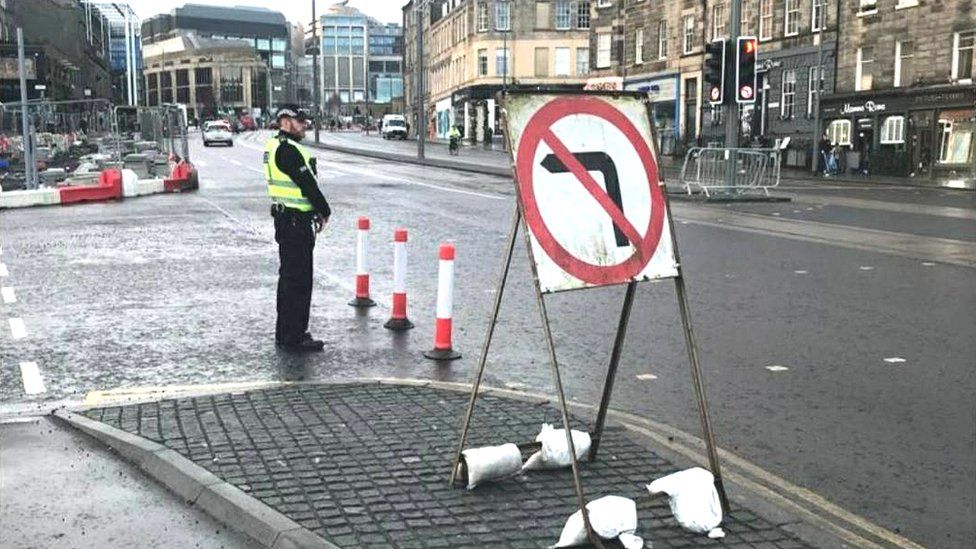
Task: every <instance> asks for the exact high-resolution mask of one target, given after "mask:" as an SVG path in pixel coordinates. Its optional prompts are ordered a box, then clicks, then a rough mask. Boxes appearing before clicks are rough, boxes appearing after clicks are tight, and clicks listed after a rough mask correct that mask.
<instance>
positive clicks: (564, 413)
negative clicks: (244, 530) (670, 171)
mask: <svg viewBox="0 0 976 549" xmlns="http://www.w3.org/2000/svg"><path fill="white" fill-rule="evenodd" d="M500 95H501V103H502V105H503V109H504V105H505V104H506V103H507V102H508V100H509V98H510V97H514V96H517V95H552V96H557V97H562V96H567V95H596V96H604V97H613V98H622V97H633V98H635V99H637V100H641V101H643V102H644V103H645V111H646V113H647V116H648V118H649V119H652V118H651V116H652V113H651V104H650V102H649V101H647V100H646V96H645V95H644V94H642V93H639V92H605V91H599V92H585V91H584V92H582V93H580V92H571V93H567V92H552V91H543V90H540V91H524V92H503V93H501V94H500ZM503 115H504V116H505V117H506V118H505V127H506V128H510V126H509V124H508V113H507V111H505V110H503ZM506 134H507V135H506V139H508V140H509V143H508V145H509V146H508V150H509V151H510V153H511V154H512V155H513V162H512V165H513V179H514V180H515V182H516V185H518V179H517V178H518V172H517V171H516V170H515V169H514V165H515V159H514V151H515V150H516V147H515V145H516V144H515V143H512V142H511V141H512V137H511V132H510V131H509V132H506ZM649 137H650V143H648V146H649V147H650V148H651V151H652V153H653V154H654V158H655V161H656V160H657V158H658V151H657V140H656V139H655V130H654V125H653V124H651V125H650V136H649ZM659 185H661V187H663V186H664V181H663V178H661V181H660V182H659ZM662 190H664V191H666V189H662ZM663 194H664V207H665V209H666V213H667V218H668V224H669V227H670V230H671V235H670V237H671V245H672V250H673V254H674V258H675V260H676V262H677V275H676V276H674V277H673V278H674V284H675V292H676V294H677V298H678V311H679V314H680V316H681V323H682V326H683V328H684V335H685V346H686V348H687V353H688V361H689V364H690V367H691V377H692V383H693V385H694V390H695V397H696V401H697V405H698V416H699V420H700V422H701V427H702V431H703V433H704V437H705V445H706V448H707V453H708V460H709V466H710V469H711V472H712V474H713V475H714V477H715V486H716V489H717V490H718V494H719V498H720V500H721V504H722V509H723V510H724V511H725V512H726V513H728V512H729V502H728V497H727V495H726V493H725V487H724V484H723V481H722V473H721V466H720V464H719V458H718V451H717V447H716V445H715V437H714V434H713V431H712V424H711V420H710V418H709V413H708V403H707V400H706V397H705V382H704V379H703V376H702V372H701V366H700V362H699V356H698V347H697V345H696V343H695V334H694V330H693V329H692V325H691V313H690V311H689V306H688V296H687V292H686V289H685V282H684V277H683V275H682V270H681V259H680V255H679V250H678V242H677V238H676V236H675V232H674V219H673V217H672V216H671V205H670V201H669V200H668V198H667V192H664V193H663ZM516 202H517V204H516V206H517V207H516V209H515V213H514V215H513V216H512V225H511V229H510V231H509V237H508V246H507V248H506V251H505V254H504V257H503V260H502V269H501V275H500V277H499V280H498V288H497V291H496V292H495V301H494V304H493V306H492V311H491V317H490V319H489V321H488V330H487V332H486V334H485V341H484V344H483V346H482V349H481V355H480V357H479V359H478V368H477V371H476V374H475V379H474V383H473V384H472V387H471V396H470V399H469V401H468V408H467V412H466V413H465V415H464V418H463V420H462V422H461V429H460V438H459V440H458V446H457V451H456V452H455V454H454V460H453V464H452V467H451V478H450V485H451V486H454V485H455V482H456V481H457V475H458V472H459V465H460V463H461V453H462V452H463V451H464V447H465V444H466V443H467V439H468V431H469V429H470V426H471V418H472V415H473V413H474V406H475V402H476V400H477V398H478V393H479V389H480V387H481V381H482V379H483V376H484V372H485V367H486V364H487V358H488V351H489V349H490V347H491V342H492V339H493V337H494V334H495V328H496V327H497V324H498V313H499V311H500V309H501V303H502V296H503V294H504V291H505V286H506V284H507V282H508V276H509V272H510V268H511V264H512V257H513V254H514V252H515V245H516V242H517V240H518V233H519V227H520V226H521V228H522V233H523V235H524V239H525V246H526V249H527V251H528V254H529V265H530V267H531V270H532V278H533V282H534V287H535V297H536V303H537V305H538V307H539V315H540V318H541V320H542V327H543V333H544V335H545V339H546V346H547V350H548V353H549V362H550V365H551V367H552V376H553V382H554V384H555V387H556V394H557V396H558V399H559V411H560V413H561V418H562V424H563V428H564V429H565V432H566V442H567V444H568V447H569V448H570V449H571V451H570V452H569V454H570V458H571V468H572V474H573V486H574V488H575V490H576V499H577V504H578V506H579V509H580V512H581V514H582V516H583V523H584V524H585V526H586V532H587V537H588V538H589V540H590V542H591V543H592V544H593V545H594V546H595V547H598V548H600V549H604V545H603V543H602V542H601V540H600V538H599V536H597V535H596V533H595V532H594V531H593V527H592V525H591V524H590V519H589V513H588V511H587V509H586V495H585V493H584V490H583V482H582V479H581V476H580V465H579V462H578V460H577V458H576V450H575V447H574V445H573V439H572V434H571V427H570V421H569V410H568V407H567V404H566V395H565V392H564V391H563V384H562V376H561V374H560V371H559V361H558V358H557V356H556V345H555V342H554V340H553V336H552V329H551V326H550V322H549V312H548V309H547V308H546V300H545V298H544V293H543V292H542V288H541V286H540V283H539V273H538V268H537V264H536V261H535V256H534V252H533V248H532V242H531V237H530V229H529V227H528V226H527V225H526V223H525V215H524V214H525V205H524V204H523V201H522V197H521V194H520V193H518V192H517V193H516ZM637 283H638V280H631V281H630V282H628V283H627V290H626V293H625V295H624V302H623V307H622V309H621V311H620V320H619V322H618V325H617V332H616V335H615V336H614V341H613V347H612V349H611V352H610V363H609V366H608V368H607V377H606V381H605V382H604V385H603V395H602V397H601V399H600V406H599V408H598V411H597V417H596V428H595V430H594V434H593V436H592V444H591V447H590V453H589V456H588V460H589V461H591V462H592V461H595V460H596V457H597V451H598V450H599V445H600V439H601V437H602V435H603V430H604V426H605V424H606V418H607V411H608V410H609V407H610V399H611V395H612V393H613V385H614V380H615V378H616V375H617V367H618V366H619V363H620V355H621V353H622V351H623V344H624V339H625V337H626V334H627V327H628V325H629V323H630V313H631V309H632V307H633V303H634V294H635V292H636V289H637Z"/></svg>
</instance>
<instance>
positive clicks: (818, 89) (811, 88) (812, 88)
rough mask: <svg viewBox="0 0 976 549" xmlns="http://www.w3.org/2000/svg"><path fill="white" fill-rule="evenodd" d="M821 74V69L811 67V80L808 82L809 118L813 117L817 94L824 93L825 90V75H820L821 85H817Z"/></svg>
mask: <svg viewBox="0 0 976 549" xmlns="http://www.w3.org/2000/svg"><path fill="white" fill-rule="evenodd" d="M818 72H820V69H819V67H810V78H809V79H808V80H807V116H813V101H814V99H815V98H817V99H819V98H818V97H817V94H819V93H823V90H824V79H823V75H822V74H821V75H820V85H819V86H818V85H817V73H818Z"/></svg>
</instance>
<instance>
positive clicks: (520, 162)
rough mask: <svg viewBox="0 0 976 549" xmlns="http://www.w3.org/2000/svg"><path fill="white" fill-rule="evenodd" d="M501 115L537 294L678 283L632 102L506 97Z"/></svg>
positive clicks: (653, 169)
mask: <svg viewBox="0 0 976 549" xmlns="http://www.w3.org/2000/svg"><path fill="white" fill-rule="evenodd" d="M506 114H507V117H508V121H507V122H508V127H509V128H510V129H511V131H512V141H513V143H514V144H515V146H514V147H513V156H514V159H515V170H516V179H517V183H518V192H519V198H520V200H521V203H522V208H523V209H522V211H523V213H524V216H525V222H526V225H527V227H528V228H529V231H530V234H531V237H532V245H533V255H534V256H535V257H534V259H535V261H536V266H537V271H538V273H539V282H540V286H541V289H542V291H544V292H555V291H561V290H570V289H576V288H581V287H589V286H604V285H610V284H620V283H624V282H628V281H630V280H647V279H651V278H665V277H673V276H677V268H676V264H675V261H674V254H673V250H672V243H671V235H670V227H669V223H668V219H667V208H666V206H665V201H664V195H663V188H662V187H661V186H660V179H659V177H658V165H657V160H656V158H655V156H654V152H653V150H652V147H651V139H652V132H651V128H650V124H649V121H648V119H647V111H646V108H645V106H644V105H643V104H642V103H641V102H640V101H639V100H638V99H637V98H636V97H634V96H595V95H559V96H555V95H533V94H526V95H514V96H512V97H510V98H509V99H508V101H507V102H506Z"/></svg>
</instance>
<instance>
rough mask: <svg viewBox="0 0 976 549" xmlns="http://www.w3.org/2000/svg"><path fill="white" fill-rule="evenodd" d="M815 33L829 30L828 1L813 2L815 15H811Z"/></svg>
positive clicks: (816, 0) (815, 0)
mask: <svg viewBox="0 0 976 549" xmlns="http://www.w3.org/2000/svg"><path fill="white" fill-rule="evenodd" d="M810 21H812V28H811V30H813V32H818V31H821V30H823V29H826V28H827V0H813V13H811V14H810Z"/></svg>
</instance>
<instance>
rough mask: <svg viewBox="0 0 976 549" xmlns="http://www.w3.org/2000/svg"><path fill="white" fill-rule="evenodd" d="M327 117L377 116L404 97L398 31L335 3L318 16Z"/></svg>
mask: <svg viewBox="0 0 976 549" xmlns="http://www.w3.org/2000/svg"><path fill="white" fill-rule="evenodd" d="M319 24H320V25H321V36H322V58H321V61H320V63H321V66H322V91H323V93H322V101H323V104H324V111H325V113H326V115H327V116H329V115H331V116H353V117H357V116H363V117H365V116H372V117H378V116H380V115H382V114H384V113H386V112H389V111H390V108H391V103H392V102H393V101H394V100H395V99H397V98H402V96H403V77H402V74H401V60H402V52H403V30H402V28H401V27H400V26H399V25H396V24H389V25H383V24H381V23H379V22H378V21H376V20H375V19H373V18H371V17H368V16H366V15H365V14H363V13H362V12H360V11H359V10H357V9H355V8H351V7H349V6H347V5H346V4H345V2H340V3H338V4H334V5H332V6H330V7H329V8H327V9H326V11H325V14H323V15H322V17H321V19H320V20H319Z"/></svg>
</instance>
